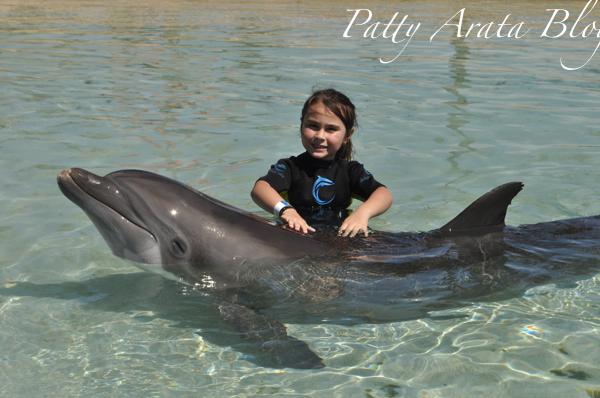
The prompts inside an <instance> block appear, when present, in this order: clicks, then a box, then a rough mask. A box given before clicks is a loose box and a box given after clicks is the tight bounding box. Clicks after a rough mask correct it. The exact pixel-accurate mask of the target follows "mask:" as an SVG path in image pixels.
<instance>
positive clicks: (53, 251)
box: [0, 1, 600, 397]
mask: <svg viewBox="0 0 600 398" xmlns="http://www.w3.org/2000/svg"><path fill="white" fill-rule="evenodd" d="M584 4H585V3H584V2H569V9H570V10H572V12H573V13H575V14H577V13H578V12H579V10H581V8H582V7H583V6H584ZM356 7H364V8H370V9H371V10H373V13H374V18H375V17H380V19H384V17H383V16H386V17H387V19H389V17H391V15H392V14H393V13H394V12H395V11H399V12H400V15H404V14H409V15H410V16H411V18H414V19H415V20H420V21H422V22H423V25H424V27H423V28H422V29H423V30H422V31H421V32H419V34H417V35H416V36H415V37H414V38H413V40H412V42H411V43H410V45H409V46H408V47H407V49H406V52H405V53H404V54H403V55H402V56H401V57H400V58H399V59H398V60H397V61H395V62H393V63H390V64H387V65H384V64H381V63H380V62H379V61H378V58H379V57H380V56H382V55H388V54H394V51H396V50H397V48H396V46H395V45H393V44H390V42H389V40H384V39H380V40H367V39H362V38H361V37H360V35H359V34H358V32H359V31H358V30H356V34H355V35H354V36H353V37H352V38H347V39H343V38H342V33H343V32H344V29H345V28H346V25H347V24H348V22H349V19H350V17H351V14H350V13H348V12H347V11H346V9H348V8H356ZM461 7H466V11H467V13H468V17H467V20H468V21H469V23H470V22H487V21H489V20H496V21H500V20H501V19H502V17H503V16H504V15H506V14H508V13H511V14H513V15H515V19H517V18H516V16H518V17H521V18H522V19H526V20H527V21H528V22H529V23H530V24H531V26H532V28H533V29H535V30H536V31H540V30H541V29H542V28H543V26H544V22H545V21H546V20H547V19H548V16H549V14H548V12H547V11H545V8H546V7H548V6H543V5H539V4H536V2H513V3H511V4H506V3H505V2H500V1H489V2H463V3H461V5H460V6H459V5H456V4H450V3H446V2H437V1H427V2H410V1H409V2H402V3H401V4H398V5H396V6H389V5H386V4H384V3H383V2H374V1H371V2H365V3H361V4H360V5H357V4H355V3H348V4H346V3H345V2H331V3H328V4H326V5H321V4H319V3H316V2H315V3H312V2H286V1H284V2H279V3H278V4H267V3H259V2H243V3H239V4H238V3H235V2H228V3H225V2H222V3H210V2H209V3H195V2H185V1H171V2H165V3H164V4H163V3H159V2H156V3H149V5H145V6H137V5H134V4H133V3H132V4H115V5H113V6H106V5H105V4H104V3H103V2H94V1H89V2H54V3H52V4H47V3H44V2H36V1H29V2H23V3H18V4H17V3H16V2H15V3H11V2H0V92H1V93H2V95H1V96H0V150H1V153H2V156H0V170H1V171H0V186H2V189H1V190H0V220H1V221H0V283H1V286H0V325H1V327H0V395H3V396H58V395H66V396H78V395H91V396H122V395H131V396H148V395H152V396H169V395H175V396H188V395H189V396H197V395H198V394H202V395H208V396H231V395H237V396H260V395H270V394H273V395H276V396H280V395H285V396H306V395H314V396H326V395H331V394H334V395H335V396H357V397H371V396H373V397H394V396H406V397H466V396H480V395H486V396H495V397H521V396H522V397H538V396H539V397H542V396H543V397H565V396H569V397H586V396H588V395H589V394H590V393H588V392H586V389H594V388H595V389H598V388H600V367H599V366H598V360H597V359H598V358H600V296H599V293H598V292H599V291H600V290H599V288H600V275H582V276H581V278H577V279H576V280H571V281H569V283H550V284H545V285H542V286H537V287H533V288H531V289H530V290H528V291H527V292H526V293H524V294H522V295H519V296H517V297H509V298H507V299H505V300H502V301H498V302H490V301H477V300H473V301H472V302H470V303H467V304H466V305H465V306H461V307H458V308H450V309H447V310H444V311H440V312H439V313H435V314H430V315H431V316H429V317H425V318H418V319H409V320H405V321H402V322H388V323H383V324H364V323H363V324H359V325H354V326H344V325H331V324H324V323H314V324H306V323H302V324H293V323H292V324H287V325H286V326H287V327H288V332H289V334H290V335H292V336H295V337H297V338H299V339H302V340H303V341H306V342H307V343H308V344H309V346H310V347H311V348H312V349H313V350H314V351H315V352H317V353H318V354H319V355H320V356H321V357H322V358H323V359H324V361H325V363H326V365H327V366H326V368H324V369H322V370H310V371H306V370H304V371H303V370H292V369H271V368H265V367H260V366H258V365H256V364H255V363H254V362H253V361H251V360H248V358H247V357H245V356H244V354H242V353H240V352H238V351H236V350H234V349H232V348H231V347H230V346H228V345H227V344H218V343H217V342H215V341H214V339H213V340H208V339H206V338H204V337H203V336H204V333H203V332H205V331H207V330H208V331H210V330H213V331H215V329H214V328H216V326H215V325H219V319H218V316H217V314H216V313H215V311H214V309H213V307H212V305H211V303H210V300H207V299H206V298H205V297H201V296H199V295H195V294H192V293H190V292H188V291H186V289H185V288H184V287H183V286H181V285H178V284H176V283H174V282H171V281H168V280H165V279H163V278H161V277H160V276H157V275H152V274H148V273H143V272H140V271H139V270H138V269H137V268H135V267H133V266H132V264H131V263H129V262H126V261H124V260H121V259H118V258H116V257H114V256H113V255H112V254H111V253H110V251H109V249H108V248H107V246H106V244H105V243H104V241H103V240H102V238H101V236H100V235H99V234H98V232H97V231H96V229H95V228H94V227H93V226H92V224H91V222H90V221H89V220H88V218H87V217H86V216H85V215H84V214H83V212H81V210H79V209H78V208H77V207H76V206H74V205H73V204H72V203H70V202H69V201H68V200H67V199H66V198H64V196H62V194H61V193H60V191H59V190H58V188H57V186H56V182H55V178H56V174H57V172H58V171H59V170H61V169H63V168H66V167H72V166H79V167H84V168H86V169H89V170H91V171H94V172H96V173H98V174H105V173H108V172H110V171H113V170H116V169H123V168H141V169H147V170H151V171H154V172H158V173H161V174H165V175H168V176H170V177H173V178H175V179H178V180H181V181H184V182H186V183H188V184H190V185H193V186H194V187H196V188H198V189H199V190H201V191H204V192H206V193H208V194H210V195H212V196H214V197H217V198H218V199H221V200H223V201H226V202H228V203H231V204H233V205H235V206H238V207H241V208H244V209H249V210H251V211H255V212H256V213H257V214H261V215H264V216H267V215H266V214H265V213H262V212H260V211H259V209H258V208H257V207H256V206H255V205H254V204H253V203H252V201H251V200H250V198H249V195H248V192H249V191H250V189H251V186H252V184H253V182H254V180H255V179H256V177H257V176H260V175H262V174H263V173H264V172H265V171H266V170H267V168H268V166H269V165H270V164H271V163H272V162H273V161H274V160H276V159H278V158H281V157H286V156H289V155H291V154H297V153H299V152H300V151H301V144H300V140H299V138H298V118H299V113H300V107H301V105H302V103H303V101H304V99H305V98H306V97H307V95H308V94H309V93H310V90H311V88H312V87H313V86H319V87H327V86H334V87H336V88H338V89H340V90H341V91H343V92H345V93H347V94H348V95H349V96H350V97H351V98H352V100H353V101H354V103H355V104H356V106H357V108H358V112H359V123H360V129H359V132H358V133H357V135H356V136H355V145H356V147H357V158H358V160H360V161H361V162H363V163H365V165H366V166H367V167H368V169H369V170H371V171H372V172H373V173H374V174H375V175H376V176H377V178H378V179H380V180H381V181H383V182H384V183H385V184H387V185H388V186H389V187H390V189H391V190H392V192H393V194H394V197H395V204H394V207H393V208H392V209H391V210H390V211H388V212H387V213H386V215H385V216H384V217H380V218H378V219H376V220H373V221H372V223H371V226H372V227H373V228H375V229H381V230H387V231H421V230H428V229H432V228H436V227H438V226H440V225H441V224H443V223H445V222H446V221H448V220H449V219H450V218H452V217H454V216H455V215H456V214H457V213H458V212H459V211H460V210H462V208H463V207H464V206H465V205H467V204H468V203H470V201H472V200H473V199H474V198H475V197H477V196H478V195H479V194H481V193H483V192H485V191H487V190H488V189H490V188H492V187H493V186H496V185H499V184H501V183H504V182H507V181H512V180H520V181H523V182H525V186H526V187H525V190H524V191H523V192H522V193H521V194H520V195H519V196H518V197H517V198H516V199H515V200H514V201H513V204H512V206H511V207H510V209H509V214H508V216H507V222H508V223H509V224H512V225H518V224H523V223H535V222H539V221H546V220H552V219H560V218H569V217H576V216H585V215H596V214H600V204H599V202H598V200H597V199H598V186H599V183H598V181H600V179H599V177H600V172H599V170H600V156H599V155H600V128H599V127H598V120H599V119H598V112H597V108H598V100H599V98H600V95H599V92H600V79H599V78H600V55H599V56H598V57H596V58H593V59H592V60H591V61H590V63H589V64H588V65H587V66H586V67H584V68H582V69H580V70H577V71H572V72H568V71H566V70H564V69H563V68H561V66H560V62H559V59H560V58H561V57H563V56H564V57H566V56H569V57H572V59H575V60H584V59H585V58H587V57H588V56H589V54H590V52H591V51H592V50H593V48H594V47H595V42H594V41H593V40H592V41H590V40H587V41H586V40H566V39H556V40H548V39H540V38H539V37H535V35H532V36H530V37H526V38H523V39H520V40H509V39H490V40H477V39H473V38H471V39H457V38H451V37H449V34H447V33H446V34H444V35H440V36H439V37H438V38H437V39H436V40H434V41H433V42H429V40H428V38H429V35H428V34H427V33H428V32H431V31H432V27H434V26H439V25H440V24H443V22H444V21H445V20H446V19H447V18H449V17H450V16H451V15H453V14H454V13H455V12H456V11H457V10H458V9H460V8H461ZM594 15H595V16H596V17H599V18H600V15H599V14H598V11H597V10H594V11H593V13H592V14H591V17H590V18H592V19H593V16H594ZM354 32H355V31H353V33H354ZM598 261H600V259H599V260H598ZM216 332H218V330H216Z"/></svg>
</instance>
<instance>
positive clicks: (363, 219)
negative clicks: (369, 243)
mask: <svg viewBox="0 0 600 398" xmlns="http://www.w3.org/2000/svg"><path fill="white" fill-rule="evenodd" d="M360 232H363V233H364V234H365V237H367V236H369V217H368V215H367V214H365V213H364V212H361V211H360V209H356V210H355V211H354V212H353V213H352V214H350V215H349V216H348V217H346V219H345V220H344V222H343V223H342V225H341V226H340V228H339V229H338V236H344V237H346V236H349V237H351V238H354V237H355V236H356V234H358V233H360Z"/></svg>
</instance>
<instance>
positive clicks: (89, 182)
mask: <svg viewBox="0 0 600 398" xmlns="http://www.w3.org/2000/svg"><path fill="white" fill-rule="evenodd" d="M58 185H59V187H60V189H61V191H62V192H63V193H64V194H65V196H66V197H67V198H69V199H70V200H71V201H72V202H73V203H75V204H76V205H78V206H79V207H81V208H82V209H83V211H84V212H85V213H86V214H87V215H88V217H89V218H90V219H91V220H92V222H93V223H94V225H95V226H96V228H97V229H98V230H99V231H100V233H101V234H102V236H103V237H104V240H105V241H106V243H107V244H108V245H109V246H110V248H111V250H112V251H113V253H114V254H115V255H117V256H119V257H122V258H126V259H129V260H133V261H136V262H139V263H146V264H163V265H175V264H185V263H188V262H189V261H190V258H191V257H192V256H193V255H194V253H191V249H193V247H192V245H190V244H189V242H187V239H189V237H190V236H193V231H190V230H183V229H185V228H186V227H187V228H188V229H189V228H191V226H190V222H187V223H186V222H183V223H182V222H181V219H182V218H191V214H189V211H187V210H188V208H189V206H188V203H187V202H186V198H188V197H189V196H190V191H191V190H190V188H188V187H186V186H185V185H183V184H180V183H178V182H176V181H173V180H171V179H168V178H166V177H162V176H159V175H157V174H153V173H149V172H145V171H139V170H120V171H117V172H114V173H111V174H108V175H106V176H104V177H100V176H97V175H95V174H92V173H90V172H88V171H86V170H83V169H78V168H72V169H66V170H63V171H61V172H60V173H59V175H58ZM178 218H179V221H180V222H176V219H178ZM184 221H185V220H184ZM188 221H189V220H188ZM200 221H201V220H200ZM196 255H197V253H196ZM196 258H197V256H196Z"/></svg>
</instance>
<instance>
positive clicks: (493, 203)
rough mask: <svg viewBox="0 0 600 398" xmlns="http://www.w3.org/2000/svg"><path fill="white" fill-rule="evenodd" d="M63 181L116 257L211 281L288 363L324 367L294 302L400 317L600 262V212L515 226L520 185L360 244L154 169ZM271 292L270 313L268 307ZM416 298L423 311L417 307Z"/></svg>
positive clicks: (258, 339) (314, 309) (226, 306)
mask: <svg viewBox="0 0 600 398" xmlns="http://www.w3.org/2000/svg"><path fill="white" fill-rule="evenodd" d="M58 185H59V187H60V189H61V191H62V192H63V193H64V194H65V196H66V197H67V198H69V199H70V200H71V201H72V202H74V203H75V204H76V205H78V206H79V207H80V208H81V209H82V210H83V211H84V212H85V213H86V214H87V215H88V217H89V218H90V219H91V220H92V222H93V223H94V225H95V226H96V228H97V229H98V230H99V232H100V233H101V235H102V236H103V238H104V240H105V241H106V243H107V244H108V246H109V247H110V248H111V250H112V252H113V253H114V254H115V255H116V256H119V257H122V258H125V259H128V260H132V261H134V262H135V263H138V264H145V265H144V268H146V269H147V268H150V269H151V270H153V271H156V272H162V273H166V274H167V275H174V276H175V277H177V278H179V279H180V280H182V281H184V282H187V283H199V284H201V285H206V283H205V282H206V280H207V278H209V280H210V281H211V286H213V287H214V286H218V287H219V288H218V289H214V291H215V295H216V296H217V297H218V300H217V304H216V306H217V308H218V311H219V312H220V314H221V316H222V318H223V319H224V320H225V321H226V322H227V323H228V324H229V325H231V326H232V327H234V328H235V329H236V330H237V331H238V332H239V333H240V336H241V337H243V338H244V339H246V340H247V341H250V342H251V343H253V344H254V346H255V347H256V349H257V350H258V351H260V352H263V353H266V354H267V355H268V356H269V357H270V358H271V359H272V361H273V363H274V364H275V366H281V367H294V368H318V367H322V366H324V364H323V361H322V360H321V358H320V357H319V356H318V355H317V354H315V353H314V352H313V351H312V350H311V349H310V348H309V347H308V345H307V344H306V343H304V342H303V341H301V340H298V339H296V338H294V337H291V336H288V335H287V332H286V328H285V326H284V325H283V324H282V323H281V322H280V321H278V320H276V319H275V318H285V317H286V316H287V317H288V319H290V318H289V315H288V314H289V311H288V310H289V303H297V306H298V307H299V310H298V311H296V313H297V319H303V320H307V319H312V318H314V319H315V321H323V320H324V319H329V318H335V316H336V315H335V314H336V313H337V314H340V313H342V314H344V317H345V319H356V320H361V319H362V320H367V321H370V322H380V321H390V320H394V319H406V318H410V317H413V316H420V315H421V314H423V313H427V312H428V311H430V310H432V309H436V308H439V307H440V304H441V303H446V302H451V303H457V302H459V301H460V300H463V301H464V300H467V301H468V300H469V299H472V298H473V297H478V298H481V297H487V298H498V297H503V296H502V294H506V292H519V291H523V290H524V289H526V288H527V287H529V286H531V285H532V284H539V283H544V282H547V281H549V280H552V278H553V277H557V276H569V275H570V273H573V274H574V275H577V274H578V273H582V272H583V271H582V267H584V268H585V269H593V270H595V269H597V268H598V267H599V264H598V263H599V262H598V257H599V256H600V216H594V217H582V218H574V219H569V220H560V221H553V222H545V223H539V224H532V225H525V226H520V227H510V226H506V225H505V216H506V212H507V208H508V206H509V205H510V203H511V201H512V200H513V198H514V197H515V196H516V195H517V194H518V193H519V192H520V191H521V190H522V188H523V184H522V183H521V182H510V183H506V184H503V185H500V186H498V187H497V188H495V189H492V190H491V191H489V192H487V193H486V194H484V195H482V196H481V197H479V198H478V199H477V200H475V201H474V202H473V203H472V204H471V205H469V206H468V207H467V208H465V209H464V210H463V211H462V212H461V213H460V214H458V215H457V216H456V217H455V218H454V219H452V220H451V221H449V222H448V223H446V224H444V225H443V226H442V227H440V228H438V229H435V230H432V231H428V232H417V233H408V232H400V233H391V232H380V231H374V232H373V233H372V234H371V235H370V236H369V237H368V238H363V237H361V238H354V239H344V238H338V237H337V236H336V234H335V233H334V232H332V231H328V230H327V229H325V230H323V231H320V232H319V233H316V234H311V235H303V234H300V233H297V232H295V231H291V230H287V229H285V228H282V227H281V226H277V225H274V224H272V223H270V222H268V221H267V220H265V219H263V218H260V217H257V216H255V215H253V214H250V213H248V212H245V211H243V210H240V209H237V208H235V207H232V206H230V205H227V204H225V203H223V202H221V201H218V200H216V199H214V198H211V197H209V196H208V195H205V194H203V193H201V192H199V191H197V190H195V189H193V188H192V187H190V186H188V185H185V184H182V183H180V182H177V181H175V180H172V179H170V178H167V177H165V176H161V175H158V174H154V173H151V172H148V171H141V170H119V171H115V172H113V173H110V174H107V175H106V176H104V177H101V176H98V175H95V174H92V173H90V172H88V171H86V170H83V169H80V168H72V169H66V170H63V171H62V172H60V173H59V175H58ZM569 262H573V263H578V264H579V265H580V267H579V269H575V270H571V269H570V268H569V267H564V264H565V263H569ZM539 264H542V265H541V266H540V265H539ZM509 294H510V293H509ZM265 297H266V300H267V301H269V304H268V305H267V306H269V307H270V309H269V315H265V311H264V310H263V309H260V308H257V307H259V306H260V305H258V304H257V302H260V301H261V300H263V299H265ZM450 300H451V301H450ZM407 301H410V302H411V303H414V302H415V301H419V302H420V303H421V306H420V307H418V310H417V311H414V310H415V308H416V307H414V304H413V306H411V307H410V309H409V310H408V311H407V306H406V302H407ZM284 302H285V303H286V304H287V306H286V305H283V307H282V306H281V305H280V304H281V303H284ZM273 303H274V304H273ZM411 311H413V312H411ZM273 314H275V315H276V316H273ZM311 317H312V318H311ZM338 317H339V316H338ZM353 317H354V318H353ZM291 320H292V321H294V319H293V318H292V319H291Z"/></svg>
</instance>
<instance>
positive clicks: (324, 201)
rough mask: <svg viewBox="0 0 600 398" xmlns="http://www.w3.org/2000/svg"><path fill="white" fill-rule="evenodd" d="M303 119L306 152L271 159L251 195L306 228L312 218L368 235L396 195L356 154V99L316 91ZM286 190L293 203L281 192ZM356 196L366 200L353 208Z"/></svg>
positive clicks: (308, 229) (346, 231) (290, 222)
mask: <svg viewBox="0 0 600 398" xmlns="http://www.w3.org/2000/svg"><path fill="white" fill-rule="evenodd" d="M300 120H301V127H300V137H301V139H302V145H303V146H304V149H306V152H304V153H302V154H301V155H299V156H292V157H290V158H287V159H281V160H279V161H278V162H277V163H276V164H274V165H272V166H271V168H270V170H269V172H268V173H267V175H265V176H264V177H261V178H259V179H258V181H256V183H255V184H254V188H253V189H252V193H251V196H252V199H253V200H254V202H255V203H256V204H258V205H259V206H260V207H262V208H263V209H265V210H266V211H269V212H273V213H274V214H275V215H276V216H278V217H279V218H281V220H283V222H284V223H285V225H287V226H288V227H289V228H291V229H294V230H296V231H299V232H302V233H308V232H314V231H315V229H314V228H313V227H312V226H311V224H312V225H317V224H328V225H334V226H339V229H338V234H339V235H342V236H350V237H354V236H355V235H356V234H357V233H360V232H362V233H364V235H365V236H367V234H368V228H367V226H368V223H369V219H370V218H371V217H374V216H377V215H379V214H381V213H383V212H384V211H386V210H387V209H389V207H390V206H391V204H392V195H391V193H390V191H389V190H388V189H387V188H386V187H385V186H384V185H382V184H380V183H379V182H378V181H377V180H375V178H373V175H371V173H369V172H368V171H367V170H365V169H364V167H363V165H362V164H360V163H358V162H356V161H353V160H352V134H353V133H354V130H355V128H356V113H355V109H354V105H353V104H352V102H351V101H350V99H349V98H348V97H346V96H345V95H344V94H342V93H340V92H339V91H336V90H334V89H326V90H320V91H316V92H314V93H313V94H312V95H311V96H310V97H309V98H308V99H307V100H306V102H305V103H304V107H303V108H302V116H301V118H300ZM286 192H287V197H288V200H289V203H288V202H287V201H285V200H284V199H283V197H282V196H281V195H282V194H285V193H286ZM352 197H357V198H358V199H360V200H362V201H364V203H362V204H361V205H360V206H359V207H358V208H356V209H355V210H354V211H353V212H351V213H350V212H349V211H348V210H347V209H348V206H350V203H351V201H352ZM340 224H341V225H340Z"/></svg>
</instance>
